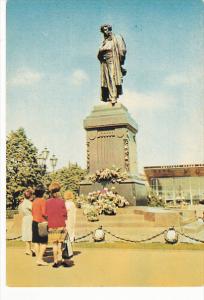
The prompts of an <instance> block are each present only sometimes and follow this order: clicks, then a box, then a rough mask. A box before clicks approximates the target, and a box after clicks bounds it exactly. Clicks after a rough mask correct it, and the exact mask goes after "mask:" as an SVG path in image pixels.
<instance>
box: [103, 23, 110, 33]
mask: <svg viewBox="0 0 204 300" xmlns="http://www.w3.org/2000/svg"><path fill="white" fill-rule="evenodd" d="M104 27H107V28H108V30H109V31H112V26H111V25H109V24H104V25H101V27H100V31H101V32H104Z"/></svg>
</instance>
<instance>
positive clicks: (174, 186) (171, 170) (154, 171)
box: [144, 164, 204, 204]
mask: <svg viewBox="0 0 204 300" xmlns="http://www.w3.org/2000/svg"><path fill="white" fill-rule="evenodd" d="M144 172H145V175H146V177H147V181H148V183H149V185H150V187H151V188H152V190H153V191H154V192H156V194H157V195H158V196H159V197H162V198H163V199H164V200H165V202H166V203H174V204H177V203H180V202H183V201H184V202H186V203H189V204H195V203H199V201H203V200H204V164H194V165H171V166H152V167H145V168H144Z"/></svg>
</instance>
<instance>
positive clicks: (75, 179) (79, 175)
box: [43, 164, 86, 195]
mask: <svg viewBox="0 0 204 300" xmlns="http://www.w3.org/2000/svg"><path fill="white" fill-rule="evenodd" d="M85 175H86V170H83V169H82V168H81V167H79V166H78V165H77V164H69V166H68V167H64V168H62V169H60V170H57V171H56V172H54V173H50V174H46V175H45V176H44V178H43V183H44V185H45V186H46V187H47V188H48V186H49V185H50V183H51V182H52V181H58V182H59V183H60V184H61V187H62V188H61V193H62V194H63V193H64V192H65V191H66V190H71V191H72V192H73V193H74V194H76V195H77V194H78V193H79V184H80V182H81V181H82V180H83V179H84V177H85Z"/></svg>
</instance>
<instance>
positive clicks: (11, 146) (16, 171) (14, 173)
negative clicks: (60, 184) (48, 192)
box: [6, 128, 42, 209]
mask: <svg viewBox="0 0 204 300" xmlns="http://www.w3.org/2000/svg"><path fill="white" fill-rule="evenodd" d="M6 153H7V156H6V169H7V173H6V193H7V208H11V209H15V208H16V207H17V206H18V197H19V196H20V195H21V194H22V192H23V191H24V190H25V189H26V188H28V187H31V188H33V187H35V186H36V185H37V184H39V183H40V182H41V180H42V175H41V171H40V167H39V165H38V163H37V149H36V147H35V146H34V145H33V143H32V142H31V141H30V140H29V139H28V138H27V136H26V134H25V131H24V129H23V128H19V129H18V130H16V131H11V132H10V133H9V135H8V137H7V141H6Z"/></svg>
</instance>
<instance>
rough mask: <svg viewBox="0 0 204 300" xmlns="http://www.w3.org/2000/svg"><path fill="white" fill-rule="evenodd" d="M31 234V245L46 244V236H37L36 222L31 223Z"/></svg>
mask: <svg viewBox="0 0 204 300" xmlns="http://www.w3.org/2000/svg"><path fill="white" fill-rule="evenodd" d="M32 233H33V237H32V242H33V243H38V244H47V242H48V236H43V237H41V236H39V232H38V222H36V221H33V223H32Z"/></svg>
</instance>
